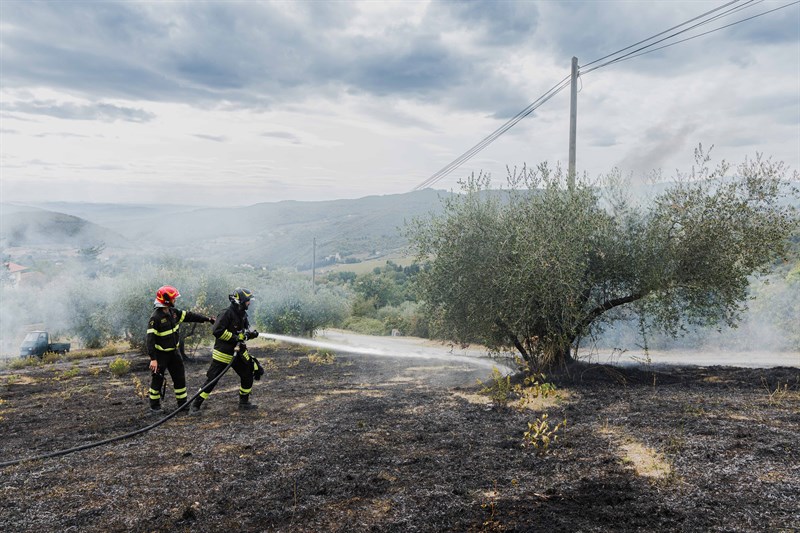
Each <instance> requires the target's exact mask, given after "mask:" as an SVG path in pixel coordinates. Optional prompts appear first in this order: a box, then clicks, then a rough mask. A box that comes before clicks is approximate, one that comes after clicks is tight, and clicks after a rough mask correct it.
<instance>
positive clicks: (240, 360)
mask: <svg viewBox="0 0 800 533" xmlns="http://www.w3.org/2000/svg"><path fill="white" fill-rule="evenodd" d="M226 366H228V365H226V364H225V363H223V362H221V361H217V360H216V359H213V360H212V361H211V366H209V367H208V372H206V378H207V379H206V383H205V385H203V392H201V393H200V398H202V399H204V400H205V399H206V398H208V397H209V395H211V391H212V390H214V387H216V386H217V383H219V381H217V382H216V383H211V381H212V380H213V379H214V378H216V377H217V376H219V375H220V374H221V373H222V371H223V370H225V367H226ZM231 368H233V370H234V371H235V372H236V373H237V374H239V379H240V380H241V385H240V386H239V396H247V395H249V394H250V391H251V390H253V360H252V359H250V358H248V359H247V360H245V359H244V357H241V356H239V357H235V358H234V359H233V364H232V365H231Z"/></svg>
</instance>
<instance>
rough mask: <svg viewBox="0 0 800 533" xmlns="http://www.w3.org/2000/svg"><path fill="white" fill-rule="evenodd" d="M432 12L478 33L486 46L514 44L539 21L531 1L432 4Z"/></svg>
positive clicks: (525, 37)
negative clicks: (444, 13) (443, 13)
mask: <svg viewBox="0 0 800 533" xmlns="http://www.w3.org/2000/svg"><path fill="white" fill-rule="evenodd" d="M430 11H432V12H434V13H435V12H436V11H444V12H446V13H447V14H448V15H449V16H450V17H452V18H453V19H455V21H456V22H457V23H458V24H459V25H461V26H462V27H464V28H467V29H469V31H471V32H473V33H478V34H479V38H480V42H481V43H482V44H488V45H500V46H505V45H514V44H520V43H523V42H525V41H527V40H529V39H530V38H531V36H532V35H533V33H534V32H535V31H536V28H537V26H538V23H539V7H538V5H537V4H536V3H534V2H514V1H508V0H506V1H497V0H474V1H470V2H442V1H438V2H436V3H435V4H433V6H432V8H431V10H430Z"/></svg>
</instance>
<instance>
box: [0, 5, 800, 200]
mask: <svg viewBox="0 0 800 533" xmlns="http://www.w3.org/2000/svg"><path fill="white" fill-rule="evenodd" d="M794 1H795V0H783V1H775V0H755V1H752V0H751V1H750V2H748V1H746V0H740V1H739V2H735V3H733V4H732V6H731V7H737V6H738V7H741V8H742V9H741V11H739V12H737V13H734V14H732V15H731V16H728V17H725V18H722V19H720V20H719V21H717V22H716V23H712V24H708V25H706V26H703V27H701V28H698V29H696V30H694V31H693V32H687V33H686V34H683V35H681V36H680V37H676V38H674V39H672V41H674V40H677V39H678V38H686V37H689V36H692V35H696V34H698V33H700V32H703V31H708V30H711V29H713V28H717V27H720V26H723V25H726V24H730V23H732V22H735V21H737V20H742V19H744V18H747V17H750V16H753V15H757V14H759V13H763V12H765V11H769V10H771V9H775V8H779V7H781V6H784V5H787V4H792V2H794ZM725 3H727V2H725V1H723V0H717V1H711V2H707V1H702V0H693V1H685V2H684V1H679V0H670V1H630V0H629V1H619V2H618V1H614V0H609V1H561V2H556V1H546V2H534V1H516V2H504V1H471V2H438V1H434V2H429V1H403V2H377V1H371V2H344V1H343V2H322V1H318V2H310V1H309V2H303V1H297V2H289V1H282V2H256V1H238V2H237V1H228V2H214V1H198V2H179V1H173V2H166V1H164V2H155V1H150V2H136V1H124V2H110V1H109V2H106V1H70V0H59V1H49V2H35V1H28V0H26V1H24V2H20V1H14V0H3V1H2V2H0V98H1V99H2V101H1V104H2V105H1V106H0V202H4V203H26V202H48V201H70V202H97V203H135V204H186V205H207V206H223V205H224V206H243V205H252V204H255V203H260V202H275V201H282V200H300V201H319V200H330V199H342V198H361V197H364V196H370V195H385V194H397V193H405V192H409V191H411V190H413V189H414V188H415V187H417V186H418V185H420V184H422V183H423V182H425V180H427V179H428V178H429V177H431V176H432V175H434V174H435V173H436V172H437V171H438V170H440V169H441V168H443V167H445V166H446V165H448V164H449V163H451V162H452V161H454V160H455V159H456V158H458V157H459V156H461V155H462V154H463V153H464V152H466V151H467V150H469V149H470V148H471V147H473V146H474V145H476V144H477V143H478V142H479V141H481V140H482V139H484V138H485V137H486V136H487V135H489V134H491V133H492V132H493V131H495V130H496V129H497V128H498V127H500V126H502V125H503V124H504V123H506V121H508V120H509V119H510V118H512V117H513V116H514V115H516V114H517V113H518V112H519V111H521V110H523V109H525V108H526V106H528V105H529V104H530V103H532V102H534V101H536V100H537V99H538V98H539V97H540V96H542V95H543V94H545V93H546V92H547V91H548V90H549V89H550V88H551V87H553V86H554V85H556V84H557V83H558V82H560V81H561V80H562V79H563V78H564V77H565V76H568V75H569V73H570V61H571V58H572V57H573V56H575V57H577V58H578V63H579V65H581V66H583V65H587V64H588V63H591V62H592V61H594V60H596V59H598V58H601V57H603V56H605V55H607V54H609V53H612V52H615V51H617V50H620V49H622V48H626V47H628V46H629V45H632V44H634V43H637V42H639V41H641V40H643V39H645V38H648V37H650V36H652V35H655V34H658V33H660V32H662V31H664V30H667V29H669V28H671V27H673V26H675V25H678V24H681V23H683V22H685V21H687V20H689V19H692V18H694V17H696V16H698V15H700V14H702V13H704V12H706V11H709V10H711V9H714V8H716V7H719V6H721V5H723V4H725ZM669 42H671V41H667V42H664V43H662V44H668V43H669ZM596 65H597V64H594V65H592V66H596ZM592 66H589V67H588V68H582V69H581V71H582V72H581V76H580V78H579V80H578V89H579V92H578V97H577V99H578V109H577V170H578V171H579V172H581V173H584V172H585V173H586V175H587V176H589V177H590V178H594V177H597V176H601V175H603V174H605V173H607V172H609V171H611V170H612V169H613V168H618V169H619V170H620V171H621V172H622V173H623V174H625V175H632V176H633V177H634V178H635V179H643V178H644V176H646V175H647V174H648V173H650V172H651V171H653V170H658V169H660V170H661V171H662V172H663V174H664V175H665V176H670V175H674V173H675V171H676V169H679V170H681V171H688V170H689V169H690V167H691V165H692V163H693V151H694V148H695V147H697V146H698V144H701V143H702V144H703V146H705V147H709V146H712V145H713V146H714V148H713V150H712V156H713V158H714V160H715V161H719V160H721V159H726V160H728V161H731V162H734V163H736V162H739V161H742V160H743V159H744V158H745V157H753V156H755V155H756V154H757V153H761V154H763V155H765V156H769V157H773V158H775V159H778V160H782V161H784V162H786V163H787V164H788V165H789V166H790V167H791V168H792V169H795V170H796V169H798V168H800V4H797V3H794V5H789V7H787V8H785V9H780V10H778V11H775V12H773V13H769V14H766V15H764V16H761V17H757V18H754V19H752V20H749V21H746V22H743V23H741V24H736V25H734V26H731V27H728V28H725V29H722V30H720V31H715V32H712V33H710V34H708V35H705V36H701V37H698V38H695V39H692V40H689V41H687V42H684V43H680V44H676V45H674V46H670V47H667V48H664V49H662V50H657V51H654V52H652V53H649V54H646V55H642V56H641V57H636V58H633V59H631V60H628V61H623V62H619V63H614V64H611V65H608V66H606V67H603V68H600V69H597V70H595V71H592V72H584V71H585V70H588V69H590V68H592ZM568 144H569V89H568V88H567V90H564V91H561V92H560V93H558V94H557V95H555V96H554V97H553V98H552V99H550V100H548V101H547V102H546V103H544V104H543V105H542V106H541V107H539V108H538V109H537V110H536V111H535V112H534V113H532V114H531V115H530V116H528V117H527V118H525V119H524V120H522V121H520V122H519V123H518V124H517V125H515V126H514V127H513V128H512V129H510V130H509V131H508V132H507V133H505V134H504V135H502V136H500V137H499V138H498V139H497V140H495V141H494V143H492V144H491V145H489V146H488V147H486V148H485V149H484V150H482V151H480V152H479V153H477V154H476V155H475V156H474V157H473V158H472V159H470V160H469V161H468V162H466V163H465V164H464V165H462V166H461V167H459V168H458V169H457V170H455V171H454V172H452V173H451V174H450V175H448V176H447V177H445V178H444V179H442V180H440V181H438V182H436V183H435V184H434V185H433V187H434V188H437V189H445V190H451V189H457V188H458V184H457V182H458V180H460V179H463V178H464V177H466V176H468V175H469V174H471V173H478V172H484V173H489V174H490V175H491V176H492V178H493V179H494V180H495V182H496V183H497V185H498V186H500V185H502V183H503V182H504V180H505V177H506V174H507V168H513V167H519V166H521V165H523V164H527V165H536V164H538V163H541V162H545V161H546V162H548V163H549V164H550V165H557V164H560V165H562V166H563V167H566V164H567V158H568V148H569V146H568Z"/></svg>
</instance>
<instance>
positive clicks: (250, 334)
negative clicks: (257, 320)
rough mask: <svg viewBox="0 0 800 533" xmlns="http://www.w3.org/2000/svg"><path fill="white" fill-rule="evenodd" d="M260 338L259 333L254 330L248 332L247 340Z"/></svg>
mask: <svg viewBox="0 0 800 533" xmlns="http://www.w3.org/2000/svg"><path fill="white" fill-rule="evenodd" d="M255 338H258V331H256V330H254V329H252V330H250V331H248V332H247V340H250V339H255Z"/></svg>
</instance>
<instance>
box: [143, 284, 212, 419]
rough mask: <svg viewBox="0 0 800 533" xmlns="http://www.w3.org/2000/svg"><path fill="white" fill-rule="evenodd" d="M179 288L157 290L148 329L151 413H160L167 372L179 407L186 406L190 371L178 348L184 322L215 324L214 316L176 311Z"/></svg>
mask: <svg viewBox="0 0 800 533" xmlns="http://www.w3.org/2000/svg"><path fill="white" fill-rule="evenodd" d="M180 295H181V294H180V293H179V292H178V289H176V288H175V287H173V286H171V285H164V286H163V287H161V288H159V289H158V291H156V299H155V301H154V302H153V314H152V315H150V321H149V322H148V326H147V341H146V345H147V355H149V356H150V371H151V372H152V373H153V377H152V379H151V380H150V391H149V392H150V412H151V413H153V414H157V413H160V412H161V411H162V409H161V387H162V385H163V384H164V371H165V370H167V371H169V375H170V377H172V386H173V388H174V389H175V399H176V400H178V407H181V406H182V405H184V404H185V403H186V396H187V393H186V370H185V369H184V367H183V357H181V353H180V350H179V349H178V342H179V339H180V334H179V328H180V325H181V323H182V322H211V323H212V324H213V323H214V318H213V317H207V316H203V315H200V314H197V313H193V312H191V311H181V310H180V309H177V308H175V300H177V299H178V298H179V297H180Z"/></svg>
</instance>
